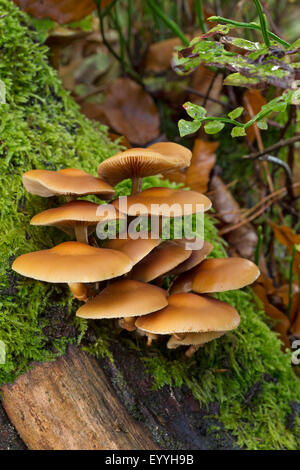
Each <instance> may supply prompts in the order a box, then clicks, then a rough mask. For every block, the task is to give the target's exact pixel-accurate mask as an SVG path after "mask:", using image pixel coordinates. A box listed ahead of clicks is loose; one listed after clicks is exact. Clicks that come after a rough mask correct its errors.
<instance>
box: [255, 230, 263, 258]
mask: <svg viewBox="0 0 300 470" xmlns="http://www.w3.org/2000/svg"><path fill="white" fill-rule="evenodd" d="M257 237H258V239H257V245H256V248H255V252H254V263H255V264H256V266H258V265H259V256H260V250H261V244H262V226H261V225H260V226H259V227H258V229H257Z"/></svg>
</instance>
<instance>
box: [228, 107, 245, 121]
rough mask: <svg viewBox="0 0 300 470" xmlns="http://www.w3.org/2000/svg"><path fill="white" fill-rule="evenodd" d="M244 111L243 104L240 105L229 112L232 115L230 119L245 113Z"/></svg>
mask: <svg viewBox="0 0 300 470" xmlns="http://www.w3.org/2000/svg"><path fill="white" fill-rule="evenodd" d="M243 111H244V108H243V106H239V107H238V108H235V109H234V110H233V111H231V112H230V113H228V117H230V119H236V118H238V117H240V115H241V114H242V113H243Z"/></svg>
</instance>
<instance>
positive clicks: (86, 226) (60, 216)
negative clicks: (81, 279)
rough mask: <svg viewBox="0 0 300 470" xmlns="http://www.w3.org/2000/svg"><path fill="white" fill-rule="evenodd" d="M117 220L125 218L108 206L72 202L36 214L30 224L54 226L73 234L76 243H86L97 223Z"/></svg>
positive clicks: (87, 202)
mask: <svg viewBox="0 0 300 470" xmlns="http://www.w3.org/2000/svg"><path fill="white" fill-rule="evenodd" d="M99 209H101V210H99ZM110 209H113V210H110ZM119 218H125V216H124V215H123V214H120V213H119V212H118V211H117V210H115V209H114V208H113V207H112V206H110V205H108V204H103V205H102V204H101V205H99V204H95V203H93V202H89V201H72V202H69V203H67V204H65V205H63V206H61V207H55V208H53V209H48V210H46V211H43V212H40V213H39V214H36V215H35V216H34V217H33V218H32V219H31V221H30V224H31V225H47V226H48V225H50V226H51V225H54V226H56V227H59V228H61V229H62V230H64V231H65V232H67V233H68V234H69V235H74V234H75V236H76V240H77V241H78V242H82V243H88V232H89V233H91V232H92V231H93V230H94V229H95V227H96V225H97V223H99V222H103V221H105V222H106V221H108V220H115V219H119Z"/></svg>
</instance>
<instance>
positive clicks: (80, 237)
mask: <svg viewBox="0 0 300 470" xmlns="http://www.w3.org/2000/svg"><path fill="white" fill-rule="evenodd" d="M74 230H75V237H76V240H77V241H78V242H81V243H86V244H87V245H88V244H89V240H88V232H87V225H86V224H83V223H80V222H79V223H78V224H76V225H75V227H74Z"/></svg>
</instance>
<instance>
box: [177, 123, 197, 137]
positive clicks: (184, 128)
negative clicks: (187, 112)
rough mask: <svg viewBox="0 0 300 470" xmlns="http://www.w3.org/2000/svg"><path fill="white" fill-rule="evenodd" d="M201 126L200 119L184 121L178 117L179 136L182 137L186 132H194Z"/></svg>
mask: <svg viewBox="0 0 300 470" xmlns="http://www.w3.org/2000/svg"><path fill="white" fill-rule="evenodd" d="M200 127H201V121H199V120H195V121H185V119H180V121H179V122H178V128H179V133H180V136H181V137H184V136H185V135H188V134H194V132H197V130H198V129H200Z"/></svg>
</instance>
